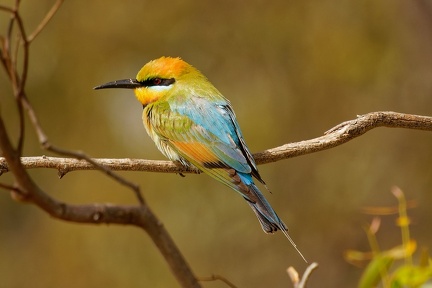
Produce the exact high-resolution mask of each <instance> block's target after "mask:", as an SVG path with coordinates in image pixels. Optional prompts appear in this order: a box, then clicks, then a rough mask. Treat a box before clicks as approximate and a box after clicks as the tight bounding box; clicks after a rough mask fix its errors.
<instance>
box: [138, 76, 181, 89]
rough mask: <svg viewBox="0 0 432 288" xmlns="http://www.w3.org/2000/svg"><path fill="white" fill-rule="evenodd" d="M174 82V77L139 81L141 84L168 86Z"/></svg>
mask: <svg viewBox="0 0 432 288" xmlns="http://www.w3.org/2000/svg"><path fill="white" fill-rule="evenodd" d="M174 82H175V79H174V78H169V79H165V78H150V79H147V80H144V81H142V82H141V84H142V85H143V86H146V87H150V86H169V85H171V84H173V83H174Z"/></svg>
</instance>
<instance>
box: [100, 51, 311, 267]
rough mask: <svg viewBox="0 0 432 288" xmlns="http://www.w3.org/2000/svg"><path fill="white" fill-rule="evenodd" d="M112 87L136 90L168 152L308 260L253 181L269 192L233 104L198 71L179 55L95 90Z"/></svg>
mask: <svg viewBox="0 0 432 288" xmlns="http://www.w3.org/2000/svg"><path fill="white" fill-rule="evenodd" d="M106 88H125V89H133V90H134V92H135V96H136V98H137V100H138V101H139V102H140V103H141V104H142V107H143V113H142V120H143V123H144V127H145V130H146V131H147V133H148V135H149V136H150V138H151V139H152V140H153V141H154V143H155V144H156V146H157V148H158V149H159V150H160V152H162V154H164V155H165V156H166V157H167V158H168V159H170V160H172V161H174V162H176V163H180V165H183V166H185V167H189V168H195V169H198V170H199V171H202V172H204V173H205V174H207V175H209V176H211V177H213V178H214V179H216V180H218V181H220V182H222V183H223V184H225V185H226V186H228V187H230V188H231V189H233V190H235V191H236V192H238V193H239V194H240V195H241V196H242V197H243V198H244V199H245V200H246V202H247V203H248V204H249V206H250V207H251V208H252V210H253V212H254V213H255V215H256V217H257V218H258V221H259V223H260V225H261V228H262V229H263V230H264V232H265V233H274V232H276V231H278V230H280V231H282V233H283V234H284V235H285V236H286V238H287V239H288V240H289V242H290V243H291V244H292V245H293V247H294V248H295V249H296V251H297V252H298V253H299V254H300V256H301V257H302V258H303V260H304V261H305V262H307V261H306V259H305V257H304V256H303V254H302V253H301V252H300V250H299V249H298V248H297V246H296V244H295V243H294V241H293V240H292V238H291V237H290V235H289V234H288V228H287V226H286V225H285V223H284V222H283V221H282V220H281V219H280V218H279V216H278V215H277V214H276V212H275V211H274V209H273V208H272V207H271V205H270V203H269V202H268V201H267V200H266V198H265V197H264V195H263V193H262V192H261V191H260V190H259V188H258V187H257V186H256V185H255V183H254V180H253V178H255V179H256V180H258V182H260V183H261V184H263V185H264V187H265V188H266V189H267V190H268V188H267V186H266V183H265V182H264V180H263V179H262V177H261V175H260V174H259V172H258V168H257V165H256V163H255V160H254V158H253V156H252V153H251V152H250V150H249V148H248V147H247V145H246V142H245V140H244V137H243V134H242V132H241V130H240V126H239V124H238V122H237V119H236V116H235V113H234V110H233V108H232V106H231V103H230V101H229V100H228V99H227V98H225V97H224V96H223V95H222V94H221V93H220V92H219V90H218V89H216V87H215V86H213V84H212V83H211V82H210V81H209V80H208V79H207V77H206V76H204V75H203V74H202V73H201V72H200V71H199V70H198V69H196V68H195V67H194V66H192V65H190V64H188V63H187V62H186V61H184V60H182V59H181V58H179V57H160V58H158V59H155V60H152V61H150V62H148V63H147V64H145V65H144V66H143V67H142V68H141V70H140V71H139V72H138V74H137V76H136V78H135V79H124V80H116V81H112V82H108V83H105V84H102V85H99V86H96V87H94V89H96V90H99V89H106Z"/></svg>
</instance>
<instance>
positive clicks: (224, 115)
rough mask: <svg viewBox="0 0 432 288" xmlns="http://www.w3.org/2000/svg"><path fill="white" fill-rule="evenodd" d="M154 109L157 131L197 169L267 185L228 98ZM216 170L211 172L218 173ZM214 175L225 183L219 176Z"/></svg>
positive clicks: (152, 119) (172, 103)
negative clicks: (231, 171) (242, 175)
mask: <svg viewBox="0 0 432 288" xmlns="http://www.w3.org/2000/svg"><path fill="white" fill-rule="evenodd" d="M151 110H152V111H150V113H149V115H148V117H149V121H150V123H151V126H152V129H153V131H154V132H155V133H156V134H157V135H158V136H159V138H160V139H161V140H162V141H166V144H167V145H169V146H170V147H171V148H172V149H174V150H175V151H176V152H178V153H179V155H181V156H182V157H184V158H185V159H186V160H188V161H189V162H191V163H192V164H194V165H195V166H197V168H199V169H202V170H208V169H215V168H228V169H235V170H236V171H238V172H241V173H246V174H252V175H253V176H255V177H256V178H257V179H258V180H259V181H261V182H263V181H262V179H261V177H260V175H259V173H258V170H257V168H256V164H255V161H254V159H253V157H252V154H251V153H250V151H249V149H248V148H247V146H246V145H245V142H244V140H243V136H242V134H241V131H240V127H239V125H238V124H237V121H236V119H235V115H234V112H233V111H232V109H231V107H230V105H229V103H228V102H227V101H225V100H224V99H220V100H218V101H210V100H208V99H206V98H202V97H187V98H186V97H185V98H183V99H181V101H175V100H172V101H168V102H161V103H159V104H155V105H154V106H153V107H152V108H151ZM216 170H219V169H215V171H212V172H210V171H207V172H210V173H209V174H214V173H216V172H217V171H216ZM211 176H213V177H216V178H218V180H220V181H222V182H225V181H223V179H220V177H217V176H218V175H211ZM219 176H221V175H219ZM224 176H225V175H224ZM223 178H226V177H223ZM227 179H228V180H226V181H229V178H227ZM225 184H227V183H225ZM229 186H231V185H229Z"/></svg>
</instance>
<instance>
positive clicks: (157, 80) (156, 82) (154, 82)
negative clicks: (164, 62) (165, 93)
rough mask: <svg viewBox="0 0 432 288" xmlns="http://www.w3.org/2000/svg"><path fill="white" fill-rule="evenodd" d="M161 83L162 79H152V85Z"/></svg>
mask: <svg viewBox="0 0 432 288" xmlns="http://www.w3.org/2000/svg"><path fill="white" fill-rule="evenodd" d="M161 83H162V79H160V78H154V79H153V85H160V84H161Z"/></svg>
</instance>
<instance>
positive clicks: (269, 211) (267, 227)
mask: <svg viewBox="0 0 432 288" xmlns="http://www.w3.org/2000/svg"><path fill="white" fill-rule="evenodd" d="M247 186H248V188H249V190H250V193H251V194H252V195H253V196H255V197H251V198H252V199H253V200H252V199H247V198H245V199H246V201H247V202H248V204H249V206H250V207H251V208H252V210H253V211H254V213H255V215H256V216H257V218H258V221H259V222H260V224H261V228H262V229H263V230H264V232H266V233H274V232H276V231H277V230H281V231H282V233H283V234H284V235H285V237H286V238H287V239H288V240H289V241H290V243H291V244H292V245H293V246H294V249H296V250H297V252H298V253H299V254H300V256H301V257H302V258H303V260H304V261H305V262H307V261H306V259H305V257H304V256H303V254H302V253H301V252H300V250H299V249H298V248H297V245H296V244H295V243H294V241H293V240H292V239H291V237H290V236H289V234H288V228H287V226H286V225H285V224H284V223H283V222H282V220H281V219H280V218H279V216H278V215H277V214H276V212H275V211H274V210H273V208H272V207H271V206H270V204H269V203H268V202H267V200H266V199H265V198H264V195H262V193H261V191H260V190H259V189H258V187H256V186H255V184H253V183H251V184H249V185H247ZM251 200H252V201H251Z"/></svg>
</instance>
